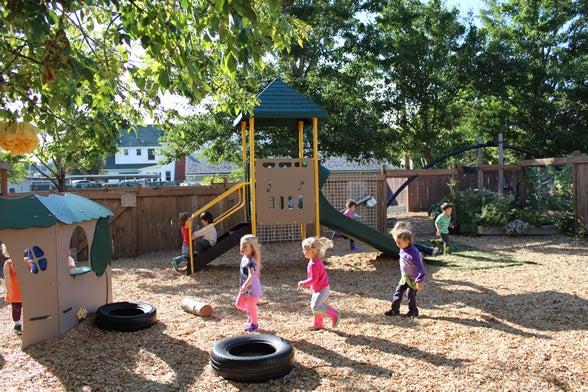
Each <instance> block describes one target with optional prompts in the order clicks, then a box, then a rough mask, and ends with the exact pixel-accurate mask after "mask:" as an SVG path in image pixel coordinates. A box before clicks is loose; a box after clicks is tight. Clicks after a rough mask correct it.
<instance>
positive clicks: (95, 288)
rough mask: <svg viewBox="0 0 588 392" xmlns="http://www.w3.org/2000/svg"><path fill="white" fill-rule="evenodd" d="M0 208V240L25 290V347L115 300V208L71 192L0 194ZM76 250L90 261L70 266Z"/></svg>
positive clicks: (77, 253) (56, 334)
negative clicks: (112, 218)
mask: <svg viewBox="0 0 588 392" xmlns="http://www.w3.org/2000/svg"><path fill="white" fill-rule="evenodd" d="M0 210H1V211H2V220H1V222H0V240H2V242H3V243H4V244H6V246H7V248H8V251H9V252H10V255H11V258H12V260H13V263H14V265H15V266H16V274H17V278H18V281H19V284H20V289H21V296H22V304H23V316H22V319H23V320H22V321H23V333H22V348H26V347H28V346H30V345H33V344H36V343H40V342H43V341H45V340H47V339H50V338H54V337H59V336H61V335H63V334H64V333H65V332H66V331H68V330H69V329H70V328H72V327H74V326H75V325H76V324H78V322H79V321H80V320H79V319H78V317H80V316H78V314H77V313H78V311H80V310H82V313H83V310H85V311H86V312H87V314H88V315H91V314H93V313H95V311H96V309H98V307H100V306H101V305H104V304H106V303H110V302H112V284H111V280H112V276H111V270H110V261H111V260H110V259H111V246H110V242H111V241H110V225H109V222H108V217H109V216H112V212H111V211H110V210H108V209H106V208H104V207H103V206H101V205H100V204H98V203H95V202H93V201H91V200H88V199H86V198H84V197H81V196H78V195H75V194H69V193H66V194H63V195H57V194H54V195H49V196H39V195H35V194H31V195H28V196H25V197H22V198H18V199H4V198H0ZM71 248H74V249H75V250H76V252H75V253H76V255H78V256H81V255H86V257H89V260H87V261H88V262H87V263H83V261H82V260H80V259H78V261H82V263H78V264H84V265H79V266H77V267H76V268H74V269H72V270H70V269H69V267H68V261H67V260H68V250H70V249H71ZM24 251H26V253H27V254H28V258H29V263H30V267H29V266H28V265H27V263H25V260H24V257H23V252H24Z"/></svg>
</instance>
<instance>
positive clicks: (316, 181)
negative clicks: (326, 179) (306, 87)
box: [312, 117, 321, 237]
mask: <svg viewBox="0 0 588 392" xmlns="http://www.w3.org/2000/svg"><path fill="white" fill-rule="evenodd" d="M312 139H313V140H312V149H313V153H314V159H313V160H314V200H315V202H314V206H315V207H314V214H315V217H314V221H315V231H316V234H315V235H316V236H317V237H320V235H321V222H320V209H319V176H318V169H319V166H318V118H317V117H313V118H312Z"/></svg>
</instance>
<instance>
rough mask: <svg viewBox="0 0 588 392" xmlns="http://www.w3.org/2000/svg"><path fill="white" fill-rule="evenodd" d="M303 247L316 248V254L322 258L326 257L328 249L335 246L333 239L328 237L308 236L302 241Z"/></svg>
mask: <svg viewBox="0 0 588 392" xmlns="http://www.w3.org/2000/svg"><path fill="white" fill-rule="evenodd" d="M302 247H303V248H309V249H314V251H315V253H316V255H317V256H319V257H320V258H321V259H322V258H323V257H325V252H326V251H327V249H330V248H332V247H333V241H331V240H330V239H328V238H326V237H321V238H319V237H308V238H306V239H305V240H303V241H302Z"/></svg>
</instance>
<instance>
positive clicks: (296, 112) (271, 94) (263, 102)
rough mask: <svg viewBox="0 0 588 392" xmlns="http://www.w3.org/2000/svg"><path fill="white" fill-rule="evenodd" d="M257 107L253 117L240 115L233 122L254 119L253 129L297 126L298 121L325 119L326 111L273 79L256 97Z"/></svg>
mask: <svg viewBox="0 0 588 392" xmlns="http://www.w3.org/2000/svg"><path fill="white" fill-rule="evenodd" d="M257 99H258V100H259V102H260V103H259V105H257V106H256V107H255V108H254V109H253V116H249V115H246V114H241V115H239V117H237V118H236V119H235V121H234V122H233V125H234V126H237V125H239V123H240V122H241V121H243V120H247V119H249V118H250V117H253V118H255V127H265V126H292V127H296V126H298V121H304V122H305V123H309V122H310V121H311V120H312V119H313V118H325V117H327V111H326V109H324V108H322V107H320V106H319V105H317V104H316V103H314V102H312V101H311V100H310V99H308V98H307V97H305V96H304V95H302V94H300V93H299V92H298V91H296V90H295V89H293V88H292V87H290V86H288V85H287V84H286V83H284V82H283V81H282V79H280V78H277V79H274V80H273V81H272V82H271V83H270V84H269V85H268V86H267V87H266V88H265V89H263V91H262V92H261V93H259V95H258V96H257Z"/></svg>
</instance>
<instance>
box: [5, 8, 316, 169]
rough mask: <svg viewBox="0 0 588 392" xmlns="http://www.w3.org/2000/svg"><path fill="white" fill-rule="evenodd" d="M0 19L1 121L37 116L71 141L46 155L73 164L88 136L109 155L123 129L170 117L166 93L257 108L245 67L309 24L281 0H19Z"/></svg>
mask: <svg viewBox="0 0 588 392" xmlns="http://www.w3.org/2000/svg"><path fill="white" fill-rule="evenodd" d="M0 17H1V19H2V21H3V23H2V25H1V26H0V34H1V35H2V40H1V41H0V69H1V70H2V73H1V75H2V76H1V78H0V118H5V119H15V120H16V119H18V118H23V119H24V120H25V121H34V122H35V123H36V124H37V126H38V127H39V128H41V129H42V130H44V131H45V132H46V139H47V141H48V142H50V143H53V144H55V143H54V142H53V141H54V140H57V139H59V140H61V141H62V143H61V144H59V145H55V146H53V147H52V148H47V149H46V150H44V152H45V151H50V153H51V154H56V153H58V154H59V155H60V156H61V157H64V159H66V161H67V159H69V158H68V156H71V155H69V151H71V150H74V151H78V150H79V148H80V147H82V146H80V145H79V144H78V143H80V139H81V138H80V136H84V137H85V138H86V140H84V141H83V144H84V146H83V147H84V148H86V149H88V148H89V149H90V150H91V151H92V152H94V151H101V152H102V153H103V154H104V153H108V152H111V151H112V149H113V148H114V142H115V140H116V136H117V135H118V131H119V130H120V129H121V128H131V127H130V125H131V124H133V125H135V124H140V123H142V120H143V118H145V116H149V117H151V118H152V119H153V120H154V121H155V122H157V121H158V120H159V119H161V118H163V117H162V113H161V112H158V108H159V107H160V104H161V102H160V95H161V94H162V93H166V92H167V93H172V94H177V95H180V96H183V97H187V98H188V99H189V101H190V103H191V104H193V105H196V104H198V103H199V102H200V101H201V100H203V99H204V98H206V97H208V96H213V97H215V98H216V99H217V103H218V105H217V107H218V108H222V109H224V110H227V111H230V112H233V113H237V112H239V111H242V110H245V111H247V110H250V109H251V107H252V105H253V103H254V99H252V97H251V94H250V93H249V92H248V91H247V90H246V89H245V88H244V87H243V86H240V85H238V84H237V83H236V80H235V75H236V73H237V71H240V72H243V73H245V74H247V73H248V72H251V71H252V70H255V69H257V68H259V67H262V66H263V56H265V55H267V54H268V53H271V52H272V51H273V50H284V49H286V48H288V47H289V46H290V44H291V42H292V41H293V40H298V39H303V38H304V36H305V29H306V27H305V26H304V25H303V24H301V23H299V22H298V21H296V20H295V19H294V18H291V17H290V16H288V15H286V14H285V13H283V12H282V10H281V5H280V2H279V1H277V0H270V1H261V0H259V1H253V2H251V1H246V0H233V1H231V2H227V1H223V0H212V1H203V0H182V1H155V2H154V1H147V0H139V1H124V0H120V1H119V0H95V1H90V2H88V1H85V0H79V1H75V0H68V1H60V0H53V1H10V2H6V3H5V4H3V5H2V6H0ZM168 118H169V117H168ZM64 142H65V143H67V142H71V143H72V144H71V145H68V144H65V143H64ZM44 152H43V153H44ZM44 158H45V159H47V158H49V157H48V156H45V157H44ZM46 163H48V162H46ZM70 163H71V162H70Z"/></svg>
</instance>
